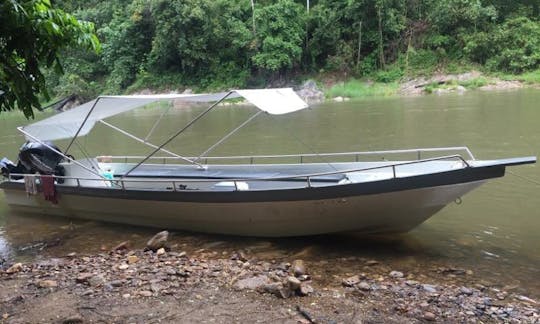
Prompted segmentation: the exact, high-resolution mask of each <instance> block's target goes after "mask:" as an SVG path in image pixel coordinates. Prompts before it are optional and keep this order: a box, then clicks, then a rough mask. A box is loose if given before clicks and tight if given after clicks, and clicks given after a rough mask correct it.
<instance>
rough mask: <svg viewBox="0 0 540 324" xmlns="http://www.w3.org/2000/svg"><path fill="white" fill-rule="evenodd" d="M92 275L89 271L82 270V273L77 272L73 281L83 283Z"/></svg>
mask: <svg viewBox="0 0 540 324" xmlns="http://www.w3.org/2000/svg"><path fill="white" fill-rule="evenodd" d="M93 276H94V275H93V274H91V273H88V272H82V273H79V275H78V276H77V278H76V279H75V281H76V282H77V283H85V282H88V279H90V278H92V277H93Z"/></svg>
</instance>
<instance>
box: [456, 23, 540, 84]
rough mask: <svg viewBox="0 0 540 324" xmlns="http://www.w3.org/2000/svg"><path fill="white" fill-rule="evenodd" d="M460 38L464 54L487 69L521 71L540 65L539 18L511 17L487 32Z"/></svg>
mask: <svg viewBox="0 0 540 324" xmlns="http://www.w3.org/2000/svg"><path fill="white" fill-rule="evenodd" d="M464 39H465V40H466V46H465V48H464V51H465V53H466V54H467V55H468V57H469V58H470V59H471V60H473V61H474V62H478V63H480V64H485V65H486V67H487V68H488V69H490V70H494V71H495V70H502V71H507V72H512V73H521V72H523V71H528V70H533V69H536V68H538V67H540V22H536V21H531V20H529V19H528V18H525V17H519V18H514V19H511V20H508V21H507V22H505V23H504V24H503V25H501V26H498V27H496V28H494V30H492V31H491V32H486V33H484V32H479V33H475V34H472V35H469V36H465V37H464Z"/></svg>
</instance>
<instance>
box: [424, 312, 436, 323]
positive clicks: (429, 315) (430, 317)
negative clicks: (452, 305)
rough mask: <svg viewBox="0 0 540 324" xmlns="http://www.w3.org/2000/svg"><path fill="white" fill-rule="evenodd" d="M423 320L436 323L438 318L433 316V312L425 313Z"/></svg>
mask: <svg viewBox="0 0 540 324" xmlns="http://www.w3.org/2000/svg"><path fill="white" fill-rule="evenodd" d="M423 318H424V319H425V320H426V321H434V320H436V319H437V316H435V314H433V313H432V312H425V313H424V316H423Z"/></svg>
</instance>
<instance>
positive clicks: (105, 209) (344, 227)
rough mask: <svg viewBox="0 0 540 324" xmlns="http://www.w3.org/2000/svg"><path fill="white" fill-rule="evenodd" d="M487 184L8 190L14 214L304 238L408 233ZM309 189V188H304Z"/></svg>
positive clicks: (221, 232) (8, 198)
mask: <svg viewBox="0 0 540 324" xmlns="http://www.w3.org/2000/svg"><path fill="white" fill-rule="evenodd" d="M482 183H484V181H483V180H480V181H473V182H467V183H458V184H450V185H442V186H435V187H426V188H417V189H410V190H402V191H395V192H387V193H378V194H367V195H356V196H350V195H349V196H347V195H346V196H344V197H340V198H329V199H319V200H294V201H287V200H285V201H252V202H249V201H247V202H221V201H217V202H190V201H167V200H144V199H137V200H130V199H125V197H113V198H110V197H109V198H107V197H101V196H97V197H96V196H90V195H80V194H77V193H76V192H70V193H61V194H60V199H59V201H60V202H59V204H58V205H53V204H51V203H50V202H48V201H45V200H44V199H43V198H42V196H41V195H36V196H28V195H27V194H26V192H25V191H24V189H23V190H21V189H15V188H12V189H8V188H4V190H5V196H6V200H7V202H8V203H9V204H10V206H11V207H12V208H13V209H14V210H15V211H22V212H31V213H38V214H48V215H58V216H64V217H72V218H80V219H90V220H97V221H106V222H114V223H124V224H132V225H142V226H151V227H158V228H167V229H179V230H188V231H195V232H206V233H220V234H232V235H243V236H274V237H279V236H300V235H316V234H323V233H332V232H344V231H357V232H363V233H394V232H406V231H409V230H410V229H412V228H414V227H416V226H418V225H419V224H421V223H422V222H424V221H425V220H426V219H428V218H429V217H431V216H432V215H433V214H434V213H436V212H438V211H439V210H441V209H442V208H443V207H444V206H446V205H447V204H448V203H450V202H452V201H454V200H455V199H457V198H458V197H461V196H462V195H464V194H466V193H467V192H469V191H471V190H473V189H474V188H476V187H478V186H480V185H481V184H482ZM306 190H309V189H306Z"/></svg>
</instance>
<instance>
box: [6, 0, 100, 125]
mask: <svg viewBox="0 0 540 324" xmlns="http://www.w3.org/2000/svg"><path fill="white" fill-rule="evenodd" d="M0 17H1V19H0V62H1V63H0V64H1V65H0V89H1V90H2V91H4V93H3V94H2V95H0V110H13V109H15V108H19V109H21V110H22V111H23V112H24V114H25V116H27V117H32V116H33V111H32V109H33V108H39V107H40V103H39V99H38V95H39V94H41V95H43V96H44V98H48V92H47V89H46V87H45V78H44V76H43V74H42V72H41V70H40V67H49V68H53V69H54V70H55V71H57V72H59V73H61V72H62V66H61V64H60V60H59V51H60V50H61V49H63V48H66V47H68V46H82V47H85V48H88V49H92V50H95V51H99V49H100V43H99V41H98V39H97V37H96V35H95V34H94V26H93V24H92V23H88V22H81V21H78V20H77V19H75V17H74V16H72V15H70V14H67V13H65V12H63V11H62V10H58V9H54V8H53V7H52V6H51V3H50V1H49V0H26V1H16V0H9V1H2V2H0Z"/></svg>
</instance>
